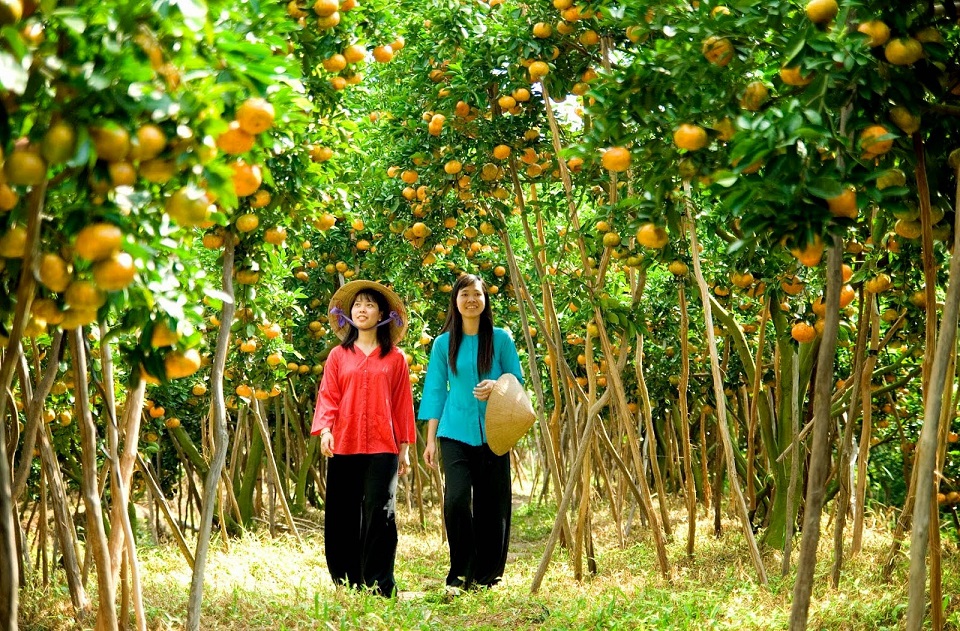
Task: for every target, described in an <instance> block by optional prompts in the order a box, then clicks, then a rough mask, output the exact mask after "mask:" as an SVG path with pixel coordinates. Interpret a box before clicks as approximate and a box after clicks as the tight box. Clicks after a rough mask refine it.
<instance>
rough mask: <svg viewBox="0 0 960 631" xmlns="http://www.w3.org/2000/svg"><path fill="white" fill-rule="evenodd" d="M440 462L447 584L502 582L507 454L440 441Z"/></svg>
mask: <svg viewBox="0 0 960 631" xmlns="http://www.w3.org/2000/svg"><path fill="white" fill-rule="evenodd" d="M439 444H440V453H441V456H442V458H443V473H444V480H445V483H444V498H443V519H444V521H445V522H446V528H447V542H448V543H449V545H450V572H449V573H448V574H447V585H453V586H456V587H471V586H474V585H478V586H490V585H495V584H497V583H498V582H500V578H501V577H502V576H503V570H504V568H505V567H506V565H507V547H508V545H509V543H510V513H511V508H512V503H511V502H512V499H513V498H512V490H511V484H510V454H509V453H506V454H504V455H503V456H497V455H496V454H494V453H493V452H492V451H490V448H489V447H488V446H487V445H480V446H479V447H473V446H471V445H467V444H466V443H462V442H460V441H458V440H451V439H449V438H440V439H439Z"/></svg>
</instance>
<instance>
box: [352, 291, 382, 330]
mask: <svg viewBox="0 0 960 631" xmlns="http://www.w3.org/2000/svg"><path fill="white" fill-rule="evenodd" d="M350 319H351V320H353V323H354V324H355V325H356V326H357V328H358V329H360V330H361V331H364V330H367V329H372V328H374V327H375V326H377V324H379V322H380V307H379V306H378V305H377V301H376V300H375V299H374V297H373V296H371V295H370V294H366V293H363V292H361V293H359V294H357V296H356V298H354V299H353V306H352V307H350Z"/></svg>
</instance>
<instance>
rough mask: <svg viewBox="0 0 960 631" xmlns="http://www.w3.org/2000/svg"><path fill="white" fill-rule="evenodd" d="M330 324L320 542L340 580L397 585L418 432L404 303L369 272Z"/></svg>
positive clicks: (342, 296)
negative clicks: (401, 504)
mask: <svg viewBox="0 0 960 631" xmlns="http://www.w3.org/2000/svg"><path fill="white" fill-rule="evenodd" d="M330 325H331V328H332V330H333V331H334V333H336V335H337V337H339V338H340V339H341V340H342V343H341V344H340V345H339V346H337V347H335V348H334V349H333V350H332V351H331V352H330V355H329V357H328V358H327V362H326V365H325V367H324V371H323V379H322V380H321V382H320V389H319V392H318V394H317V407H316V411H315V412H314V415H313V427H312V429H311V434H314V435H317V434H319V435H320V451H321V452H322V453H323V455H324V456H326V457H327V458H329V460H328V462H327V496H326V504H325V517H324V538H325V541H324V547H325V553H326V559H327V568H328V569H329V570H330V576H331V577H332V578H333V581H334V583H336V584H348V585H350V586H351V587H354V588H358V589H359V588H364V587H366V588H370V589H372V590H373V591H374V592H375V593H377V594H380V595H382V596H388V597H389V596H392V595H393V594H394V592H395V590H396V582H395V581H394V574H393V569H394V562H395V560H396V555H397V521H396V494H397V477H398V475H403V474H405V473H406V472H407V469H408V468H409V466H410V459H409V455H408V449H409V446H410V443H412V442H413V441H415V440H416V427H415V424H414V414H413V395H412V392H411V389H410V373H409V369H408V368H407V362H406V358H405V357H404V355H403V353H402V352H401V351H400V350H399V349H398V348H397V347H396V343H397V342H398V341H399V340H400V339H401V338H402V337H403V334H404V333H405V332H406V328H407V320H406V310H405V309H404V306H403V303H402V302H401V300H400V298H399V297H398V296H397V295H396V293H394V292H393V291H392V290H390V289H388V288H386V287H384V286H383V285H380V284H379V283H374V282H372V281H363V280H360V281H352V282H350V283H347V284H345V285H343V286H342V287H341V288H340V289H339V290H338V291H337V292H336V293H335V294H334V295H333V298H332V299H331V301H330Z"/></svg>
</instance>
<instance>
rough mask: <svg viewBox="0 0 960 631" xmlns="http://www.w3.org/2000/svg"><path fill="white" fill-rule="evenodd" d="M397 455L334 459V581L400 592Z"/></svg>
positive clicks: (330, 561)
mask: <svg viewBox="0 0 960 631" xmlns="http://www.w3.org/2000/svg"><path fill="white" fill-rule="evenodd" d="M397 465H398V459H397V455H396V454H389V453H386V454H359V455H351V456H334V457H333V458H330V460H328V461H327V503H326V509H325V515H324V537H325V541H324V548H325V551H326V557H327V568H328V569H329V570H330V576H331V577H332V578H333V582H334V583H338V584H340V583H346V584H349V585H350V586H351V587H354V588H359V587H371V588H373V589H374V590H375V591H376V592H377V593H379V594H380V595H382V596H391V595H392V594H393V592H394V590H395V588H396V583H395V582H394V578H393V567H394V562H395V561H396V558H397V518H396V504H397Z"/></svg>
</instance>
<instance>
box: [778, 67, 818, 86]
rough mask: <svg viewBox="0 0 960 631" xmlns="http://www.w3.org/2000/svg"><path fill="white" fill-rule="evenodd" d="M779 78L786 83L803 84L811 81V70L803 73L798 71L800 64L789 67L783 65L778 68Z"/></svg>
mask: <svg viewBox="0 0 960 631" xmlns="http://www.w3.org/2000/svg"><path fill="white" fill-rule="evenodd" d="M780 80H781V81H783V82H784V83H785V84H787V85H792V86H805V85H809V84H810V82H811V81H813V72H812V71H811V72H810V74H807V75H803V74H802V73H801V71H800V66H792V67H790V68H787V67H786V66H784V67H783V68H780Z"/></svg>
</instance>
